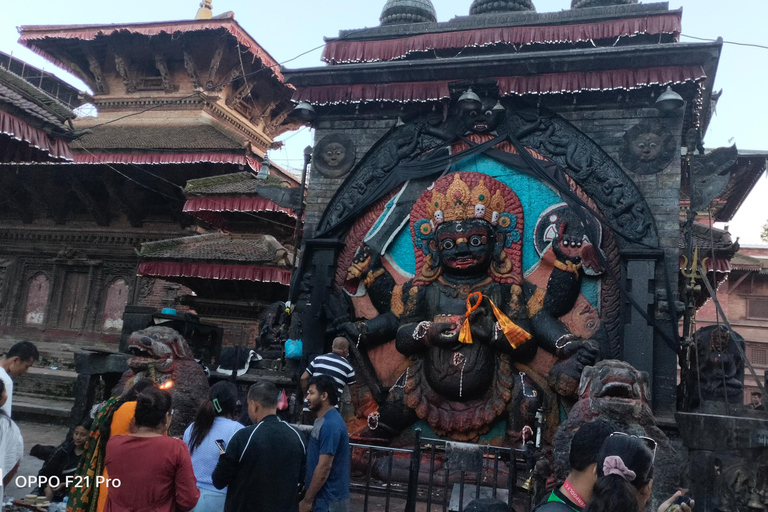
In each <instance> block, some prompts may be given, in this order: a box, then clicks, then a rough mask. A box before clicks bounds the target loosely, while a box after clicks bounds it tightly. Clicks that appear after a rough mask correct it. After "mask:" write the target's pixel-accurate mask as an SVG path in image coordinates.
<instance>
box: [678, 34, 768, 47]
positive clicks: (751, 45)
mask: <svg viewBox="0 0 768 512" xmlns="http://www.w3.org/2000/svg"><path fill="white" fill-rule="evenodd" d="M680 36H681V37H687V38H689V39H696V40H697V41H709V42H711V43H716V42H718V41H719V39H709V38H706V37H696V36H689V35H687V34H680ZM723 44H733V45H736V46H748V47H751V48H761V49H763V50H768V46H765V45H762V44H756V43H738V42H736V41H723Z"/></svg>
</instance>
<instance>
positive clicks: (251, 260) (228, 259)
mask: <svg viewBox="0 0 768 512" xmlns="http://www.w3.org/2000/svg"><path fill="white" fill-rule="evenodd" d="M139 257H140V258H141V260H142V261H141V263H140V264H139V269H138V275H142V276H152V277H165V278H168V277H171V278H199V279H221V280H231V281H258V282H273V283H280V284H283V285H288V284H289V283H290V278H291V270H290V268H291V264H290V257H291V256H290V253H289V251H288V249H286V248H285V247H284V246H283V245H281V244H280V243H279V242H278V241H277V240H276V239H275V237H273V236H271V235H259V234H249V235H233V234H230V233H209V234H204V235H194V236H188V237H183V238H175V239H171V240H160V241H157V242H148V243H144V244H142V245H141V251H140V252H139Z"/></svg>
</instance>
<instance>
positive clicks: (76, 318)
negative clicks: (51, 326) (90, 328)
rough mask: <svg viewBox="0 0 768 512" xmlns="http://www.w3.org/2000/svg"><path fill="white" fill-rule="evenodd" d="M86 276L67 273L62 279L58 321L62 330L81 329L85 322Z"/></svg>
mask: <svg viewBox="0 0 768 512" xmlns="http://www.w3.org/2000/svg"><path fill="white" fill-rule="evenodd" d="M87 288H88V274H86V273H83V272H67V273H66V275H65V277H64V289H63V290H62V293H61V303H60V304H61V305H60V306H59V320H58V323H57V325H58V326H59V327H61V328H62V329H81V328H82V327H83V321H84V320H85V311H86V308H87V304H86V303H85V300H86V297H87V295H88V290H87Z"/></svg>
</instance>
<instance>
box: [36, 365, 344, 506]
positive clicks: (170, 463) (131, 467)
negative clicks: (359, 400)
mask: <svg viewBox="0 0 768 512" xmlns="http://www.w3.org/2000/svg"><path fill="white" fill-rule="evenodd" d="M278 395H279V390H278V389H277V387H276V386H275V385H274V384H272V383H271V382H266V381H265V382H258V383H256V384H254V385H252V386H251V387H250V389H249V390H248V394H247V413H248V418H249V419H250V422H251V423H252V424H251V425H249V426H243V425H242V424H241V423H239V422H237V421H235V418H236V417H238V416H239V413H238V393H237V388H236V386H235V385H234V384H233V383H231V382H218V383H216V384H214V385H213V386H212V387H211V389H210V393H209V398H208V399H207V400H205V401H204V402H203V403H202V404H201V405H200V407H199V409H198V411H197V414H196V416H195V420H194V422H193V423H192V424H190V425H189V427H188V428H187V429H186V431H185V432H184V436H183V439H176V438H173V437H169V436H168V428H169V426H170V425H171V421H172V418H173V407H172V396H171V394H170V393H169V392H168V391H165V390H163V389H160V388H158V387H156V386H155V385H153V383H152V382H151V381H149V380H140V381H139V382H137V383H136V384H134V385H133V387H131V388H130V389H128V390H127V391H126V392H125V393H124V394H123V395H122V396H119V397H114V398H112V399H110V400H108V401H107V402H106V403H104V404H103V406H102V407H101V410H100V411H99V413H98V414H97V415H96V417H95V418H94V419H93V424H92V425H91V429H90V432H89V434H88V435H87V437H88V438H89V439H90V440H91V442H90V443H88V445H87V447H86V448H85V449H83V448H82V447H81V446H80V445H79V444H78V443H79V442H80V441H79V439H80V436H79V435H78V436H77V440H76V439H74V438H73V442H72V443H73V444H72V446H73V448H70V447H69V444H68V445H66V448H65V447H60V448H59V449H57V450H56V453H55V454H54V456H51V458H50V459H49V462H46V464H45V465H44V467H43V471H46V472H50V473H51V474H52V472H53V471H54V470H53V467H51V468H48V466H50V465H51V461H53V460H54V459H60V458H62V457H61V456H60V455H59V456H57V457H56V456H55V455H56V454H60V453H61V452H62V450H65V451H67V453H72V454H75V455H77V457H79V462H78V464H77V475H78V476H79V477H91V479H90V483H91V484H92V485H88V486H85V485H84V486H80V487H77V486H76V487H74V488H71V489H69V494H68V495H67V496H66V497H67V499H68V504H67V510H68V511H72V512H94V511H95V512H125V511H131V512H178V511H190V510H193V511H195V512H221V511H224V510H226V511H232V512H239V511H264V512H267V511H269V512H282V511H285V512H292V511H297V510H298V511H300V512H309V511H312V512H345V511H348V510H349V479H350V478H349V472H350V453H349V436H348V434H347V430H346V426H345V424H344V421H343V420H342V418H341V416H340V414H339V412H338V411H337V410H336V408H335V405H336V403H337V401H338V390H337V383H336V382H335V381H334V380H333V378H332V377H330V376H328V375H317V376H315V377H312V378H311V379H310V381H309V385H308V391H307V397H308V403H309V408H310V409H311V410H312V411H313V412H314V413H315V414H316V416H317V420H316V421H315V424H314V427H313V429H312V432H311V435H309V437H308V438H306V439H305V438H304V436H303V435H302V434H301V433H300V432H299V431H298V430H297V429H295V428H294V427H293V426H291V425H290V424H288V423H286V422H284V421H282V420H280V419H279V418H278V416H277V404H278ZM83 427H84V425H83ZM78 446H80V448H77V447H78ZM66 465H67V467H71V465H72V464H71V461H70V460H69V459H67V464H66ZM61 466H62V464H61V463H58V464H57V465H56V467H57V468H58V467H61ZM62 471H63V470H59V473H61V472H62ZM46 474H48V473H46ZM99 475H100V476H101V478H100V479H99V480H100V482H101V485H96V483H95V482H96V479H95V477H96V476H99ZM51 491H54V492H53V493H51V496H50V498H51V499H52V500H55V499H56V498H57V497H58V496H57V494H56V493H57V492H58V493H59V494H61V493H63V494H65V495H66V491H67V490H66V489H65V488H62V489H52V490H51ZM45 492H46V496H47V495H48V494H49V493H48V489H46V490H45ZM93 503H97V504H98V505H97V507H96V508H95V509H94V508H93V507H92V506H91V504H93Z"/></svg>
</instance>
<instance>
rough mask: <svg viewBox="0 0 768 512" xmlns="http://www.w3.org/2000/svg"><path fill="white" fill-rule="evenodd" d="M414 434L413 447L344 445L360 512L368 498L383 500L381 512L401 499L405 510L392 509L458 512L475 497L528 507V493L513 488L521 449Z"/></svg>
mask: <svg viewBox="0 0 768 512" xmlns="http://www.w3.org/2000/svg"><path fill="white" fill-rule="evenodd" d="M415 434H416V439H415V440H414V445H413V448H389V447H384V446H373V445H365V444H356V443H351V444H350V452H351V454H350V455H351V459H352V461H353V462H352V466H353V472H352V479H351V484H350V488H351V490H352V491H353V492H357V493H359V495H362V498H363V510H364V511H367V510H368V509H369V504H370V503H371V500H372V498H376V499H378V500H381V499H382V498H383V500H384V502H383V503H381V501H377V503H376V504H377V509H378V510H381V508H378V506H381V505H383V510H384V512H389V510H391V507H392V505H393V498H399V503H401V502H402V499H405V508H404V509H400V508H399V507H398V509H399V510H404V512H415V510H416V504H417V502H421V503H423V504H425V505H426V509H425V510H426V512H432V511H434V510H441V511H442V512H449V511H456V512H462V511H463V510H464V508H465V507H466V505H467V504H468V503H469V502H470V501H471V500H473V499H477V498H493V499H499V500H502V501H505V502H506V503H507V504H509V505H510V510H511V509H512V502H513V498H514V499H515V500H516V502H517V503H519V505H520V508H524V509H526V510H527V509H528V508H529V507H530V496H529V495H528V493H527V492H526V491H523V490H521V491H520V492H518V488H517V477H518V469H519V468H526V467H527V465H528V462H529V461H527V460H526V455H527V452H526V451H525V450H516V449H511V448H504V447H499V446H487V445H479V444H469V443H455V442H450V441H445V440H442V439H430V438H422V437H421V430H416V431H415ZM422 470H424V471H422ZM420 510H424V509H423V507H420Z"/></svg>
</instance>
